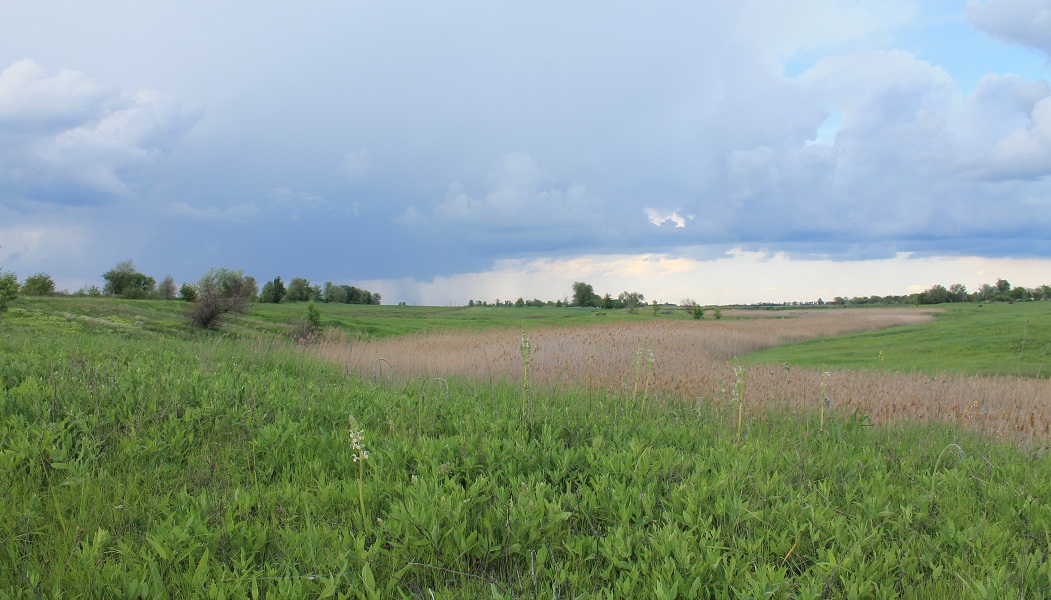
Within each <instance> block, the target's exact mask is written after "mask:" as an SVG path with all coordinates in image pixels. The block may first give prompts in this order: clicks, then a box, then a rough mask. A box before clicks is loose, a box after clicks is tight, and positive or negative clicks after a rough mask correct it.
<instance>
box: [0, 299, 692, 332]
mask: <svg viewBox="0 0 1051 600" xmlns="http://www.w3.org/2000/svg"><path fill="white" fill-rule="evenodd" d="M306 306H307V305H306V303H296V304H253V305H252V306H251V308H250V309H249V311H248V313H247V314H245V315H234V316H229V317H227V318H226V323H225V325H224V326H223V331H224V333H232V334H234V335H238V336H254V335H256V334H259V333H264V334H276V335H286V334H288V333H289V332H290V331H291V329H292V326H293V324H295V323H296V322H298V321H302V320H303V319H304V318H306ZM318 307H319V308H320V310H321V314H322V319H321V322H322V325H323V326H325V327H335V328H338V329H340V330H343V331H345V332H347V333H349V334H351V335H361V336H374V337H385V336H392V335H405V334H409V333H416V332H420V331H436V330H448V329H467V330H480V329H485V328H490V327H512V328H513V327H521V326H522V325H523V324H526V325H534V324H535V325H558V324H565V325H583V324H587V323H595V322H620V321H636V320H646V319H653V318H654V317H653V313H652V311H650V310H649V309H645V310H641V309H640V311H639V312H638V313H637V314H629V313H628V312H626V311H622V310H596V309H580V308H568V307H567V308H555V307H543V308H533V307H526V308H493V307H477V308H467V307H435V306H366V305H350V304H319V305H318ZM36 316H47V317H49V318H53V319H54V320H56V322H57V321H63V320H64V321H77V322H79V323H80V325H81V326H83V327H84V328H87V329H104V330H110V331H114V332H116V331H121V330H123V331H124V332H125V333H127V334H133V333H135V332H136V331H138V330H140V329H142V330H146V331H152V332H157V333H166V334H168V335H175V336H179V337H188V336H189V337H199V335H200V332H194V331H192V330H189V329H188V328H187V327H186V326H185V324H186V323H187V322H188V320H189V317H190V305H189V304H187V303H185V302H179V301H170V302H158V301H151V300H114V299H108V298H26V297H22V298H18V299H17V300H16V301H15V303H14V304H13V305H12V310H11V311H10V312H8V313H6V314H5V315H2V316H0V318H2V319H7V320H10V321H11V322H12V323H17V322H18V321H19V319H21V318H31V317H36ZM658 318H661V319H684V318H687V315H686V313H685V312H684V311H682V310H677V309H676V310H673V309H671V308H664V309H662V313H661V314H660V316H659V317H658ZM38 325H39V323H38ZM206 335H207V334H206Z"/></svg>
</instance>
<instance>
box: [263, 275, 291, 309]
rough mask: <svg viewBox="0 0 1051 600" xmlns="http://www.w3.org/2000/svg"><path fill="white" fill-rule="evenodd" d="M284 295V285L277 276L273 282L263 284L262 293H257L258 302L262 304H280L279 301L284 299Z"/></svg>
mask: <svg viewBox="0 0 1051 600" xmlns="http://www.w3.org/2000/svg"><path fill="white" fill-rule="evenodd" d="M285 294H286V290H285V284H284V283H283V282H282V281H281V276H280V275H278V276H277V277H275V278H274V280H273V281H268V282H266V283H264V284H263V291H261V292H260V293H259V301H260V302H262V303H264V304H280V303H281V300H283V299H284V298H285Z"/></svg>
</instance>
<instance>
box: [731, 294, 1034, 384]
mask: <svg viewBox="0 0 1051 600" xmlns="http://www.w3.org/2000/svg"><path fill="white" fill-rule="evenodd" d="M937 310H938V312H935V313H934V314H935V315H936V317H935V320H934V322H933V323H925V324H922V325H910V326H904V327H893V328H890V329H883V330H879V331H868V332H863V333H855V334H850V335H844V336H839V337H835V338H825V339H816V340H811V341H807V342H802V343H800V344H793V345H788V346H780V347H777V348H770V349H767V350H762V351H759V352H756V353H753V354H750V355H748V357H747V359H748V361H749V362H771V363H790V364H794V365H805V366H812V367H821V366H822V365H829V366H833V367H848V368H860V369H885V370H890V371H901V372H910V371H914V370H916V371H923V372H926V373H930V374H932V375H933V374H937V373H941V372H947V371H953V372H962V373H968V374H973V375H1020V376H1024V377H1051V302H1026V303H1023V304H999V303H997V304H986V305H981V306H980V305H978V304H974V303H967V304H951V305H945V306H944V307H941V308H939V309H937Z"/></svg>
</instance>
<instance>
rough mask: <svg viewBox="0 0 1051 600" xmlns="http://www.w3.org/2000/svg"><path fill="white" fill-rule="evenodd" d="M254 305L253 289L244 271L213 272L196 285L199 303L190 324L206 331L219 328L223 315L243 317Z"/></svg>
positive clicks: (197, 302)
mask: <svg viewBox="0 0 1051 600" xmlns="http://www.w3.org/2000/svg"><path fill="white" fill-rule="evenodd" d="M251 302H252V298H251V289H250V286H249V285H247V282H246V281H245V276H244V272H243V271H241V270H237V271H230V270H227V269H224V268H222V267H220V268H218V269H210V270H209V271H208V272H207V273H205V274H204V276H203V277H201V279H200V280H199V281H198V282H197V301H196V302H195V303H194V306H193V316H192V317H191V318H190V322H191V324H193V325H195V326H197V327H201V328H204V329H207V328H214V327H218V326H219V324H220V320H221V317H222V316H223V315H225V314H229V313H234V314H244V313H245V312H246V311H247V310H248V306H249V304H251Z"/></svg>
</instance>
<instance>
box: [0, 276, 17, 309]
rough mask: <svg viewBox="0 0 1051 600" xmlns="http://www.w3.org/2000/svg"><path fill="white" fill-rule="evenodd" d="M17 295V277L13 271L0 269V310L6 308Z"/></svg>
mask: <svg viewBox="0 0 1051 600" xmlns="http://www.w3.org/2000/svg"><path fill="white" fill-rule="evenodd" d="M17 297H18V277H16V276H15V274H14V273H4V272H3V271H0V312H4V311H5V310H7V307H8V306H10V304H11V302H12V301H14V299H15V298H17Z"/></svg>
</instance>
